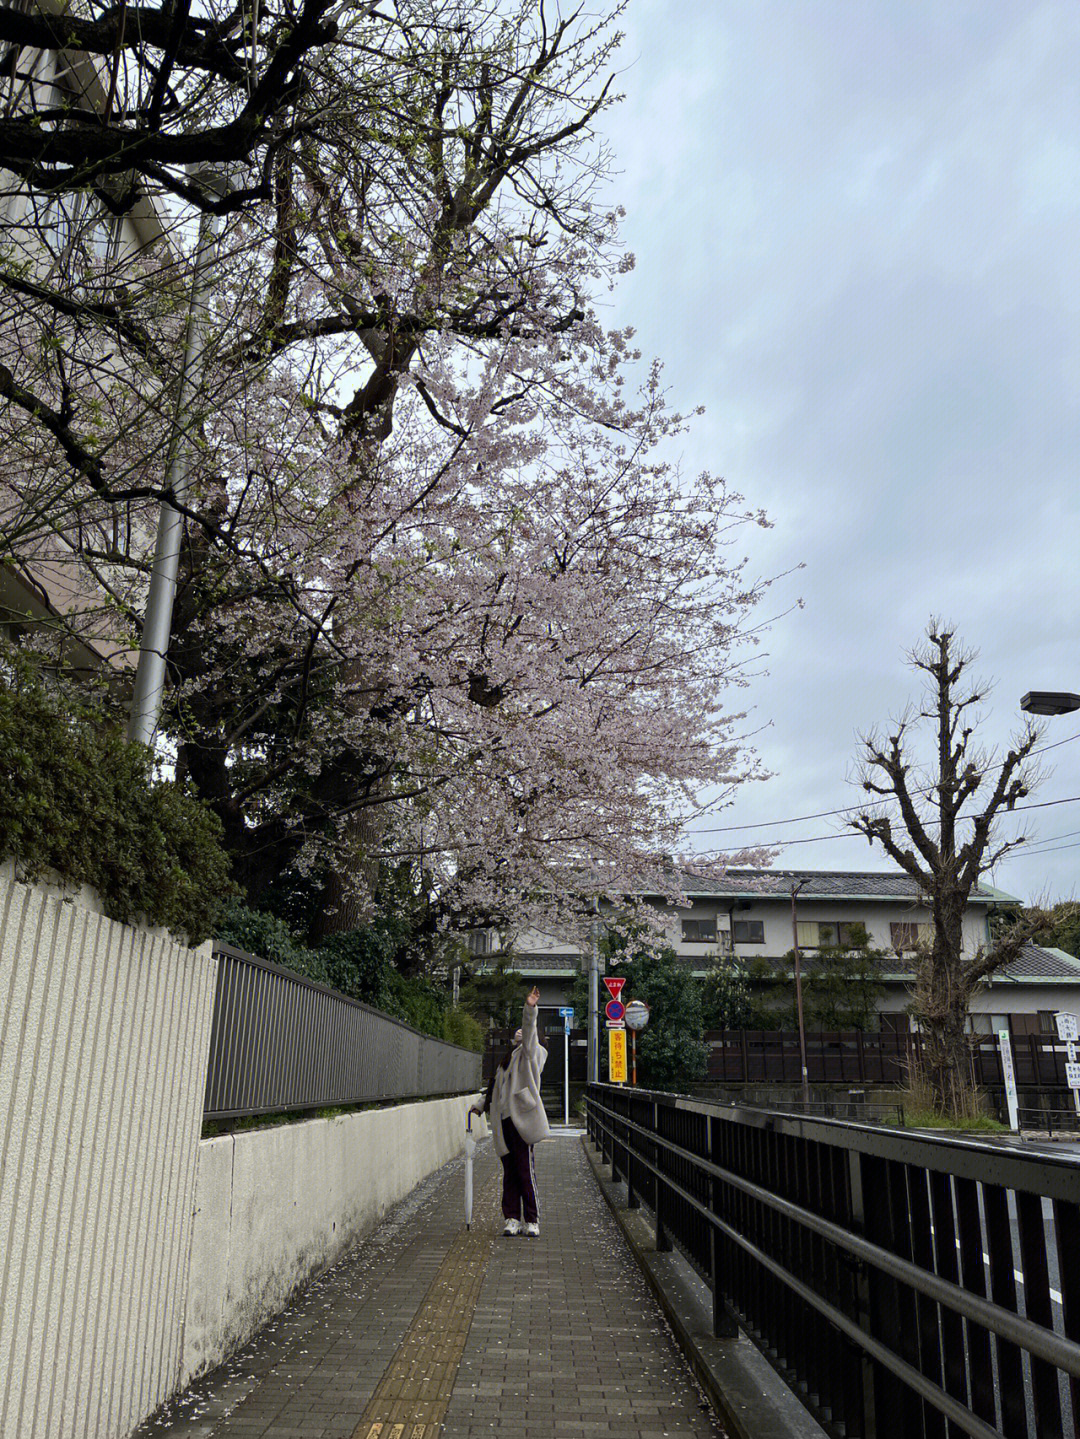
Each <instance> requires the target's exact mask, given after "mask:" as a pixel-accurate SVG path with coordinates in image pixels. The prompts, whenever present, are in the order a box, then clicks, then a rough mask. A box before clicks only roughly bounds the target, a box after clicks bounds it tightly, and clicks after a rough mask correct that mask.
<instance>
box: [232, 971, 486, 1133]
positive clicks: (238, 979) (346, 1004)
mask: <svg viewBox="0 0 1080 1439" xmlns="http://www.w3.org/2000/svg"><path fill="white" fill-rule="evenodd" d="M214 953H215V955H216V956H217V960H218V976H217V993H216V997H215V1001H214V1021H213V1027H212V1030H211V1035H210V1057H209V1066H208V1071H207V1080H206V1099H205V1103H204V1114H205V1117H206V1118H207V1119H227V1118H234V1117H238V1116H240V1115H245V1114H268V1113H277V1112H278V1111H286V1110H303V1109H319V1108H323V1107H328V1106H334V1105H345V1104H357V1103H362V1102H365V1101H375V1100H387V1099H410V1098H415V1097H420V1096H433V1095H439V1094H463V1093H467V1092H468V1091H469V1090H477V1089H479V1087H480V1064H481V1059H480V1055H479V1054H476V1053H474V1052H473V1051H472V1050H468V1049H460V1048H459V1047H458V1046H457V1045H455V1044H447V1043H445V1042H444V1041H443V1040H441V1039H433V1038H432V1037H431V1036H430V1035H427V1034H421V1033H420V1032H419V1031H418V1030H415V1029H412V1028H411V1027H410V1026H409V1025H407V1024H403V1023H402V1022H401V1021H400V1020H397V1019H392V1018H390V1016H389V1015H386V1014H381V1013H380V1012H379V1011H378V1010H377V1009H373V1008H372V1007H371V1006H370V1005H367V1004H361V1003H360V1002H359V1001H358V1000H355V999H348V998H347V997H346V996H345V995H343V994H338V993H337V991H336V990H333V989H328V988H327V987H326V985H323V984H316V983H315V982H314V981H313V980H310V979H304V978H303V977H302V976H301V975H298V974H294V973H293V972H292V971H291V970H288V969H283V968H282V967H281V966H280V965H276V964H269V963H268V962H267V961H266V960H262V959H257V958H256V957H255V956H254V955H251V954H245V953H244V951H243V950H241V949H234V948H233V946H232V945H227V944H216V945H215V946H214Z"/></svg>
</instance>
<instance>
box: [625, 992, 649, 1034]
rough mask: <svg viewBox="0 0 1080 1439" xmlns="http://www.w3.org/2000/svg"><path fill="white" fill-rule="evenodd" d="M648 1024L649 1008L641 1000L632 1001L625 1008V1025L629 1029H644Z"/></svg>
mask: <svg viewBox="0 0 1080 1439" xmlns="http://www.w3.org/2000/svg"><path fill="white" fill-rule="evenodd" d="M648 1022H649V1006H648V1005H647V1004H646V1003H645V1001H644V1000H643V999H632V1000H631V1001H630V1003H629V1004H628V1005H627V1006H626V1023H627V1025H628V1026H629V1027H630V1028H631V1029H644V1028H645V1026H646V1025H647V1024H648Z"/></svg>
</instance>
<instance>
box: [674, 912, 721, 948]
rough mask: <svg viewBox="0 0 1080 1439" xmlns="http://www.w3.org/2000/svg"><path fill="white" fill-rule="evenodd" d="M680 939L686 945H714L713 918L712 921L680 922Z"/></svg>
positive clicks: (714, 919)
mask: <svg viewBox="0 0 1080 1439" xmlns="http://www.w3.org/2000/svg"><path fill="white" fill-rule="evenodd" d="M682 937H683V940H684V942H685V943H687V944H715V943H716V918H715V916H714V917H713V918H712V919H684V920H683V922H682Z"/></svg>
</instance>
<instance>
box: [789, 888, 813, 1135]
mask: <svg viewBox="0 0 1080 1439" xmlns="http://www.w3.org/2000/svg"><path fill="white" fill-rule="evenodd" d="M805 883H806V881H805V880H800V881H799V883H798V884H793V885H792V886H791V940H792V944H793V945H794V953H795V1007H796V1009H797V1011H798V1016H799V1063H800V1064H801V1065H802V1097H803V1103H804V1104H805V1105H806V1106H807V1108H809V1105H810V1072H809V1070H808V1069H807V1067H806V1025H805V1023H804V1021H803V1002H802V956H801V954H800V952H799V921H798V917H797V914H796V909H795V900H796V898H797V896H798V893H799V890H800V889H802V887H803V885H804V884H805Z"/></svg>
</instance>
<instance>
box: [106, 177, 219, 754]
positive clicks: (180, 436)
mask: <svg viewBox="0 0 1080 1439" xmlns="http://www.w3.org/2000/svg"><path fill="white" fill-rule="evenodd" d="M203 183H207V182H206V181H205V180H204V181H203ZM216 184H217V186H218V187H220V184H221V181H220V180H216ZM207 188H211V186H210V184H208V183H207ZM219 230H220V220H219V217H218V216H216V215H210V214H208V213H207V212H206V211H205V210H204V211H203V213H202V214H201V215H200V216H199V240H198V245H197V247H196V251H195V272H194V276H193V278H192V284H191V300H190V304H189V308H188V318H187V326H186V329H185V332H184V353H183V359H182V361H181V367H180V385H179V388H178V390H177V396H176V410H175V412H174V415H173V423H172V435H171V437H170V440H169V454H168V460H167V464H166V471H165V489H166V491H167V492H168V493H171V494H172V495H173V496H174V497H175V498H176V499H177V500H182V499H183V497H184V493H185V491H186V490H187V486H188V472H189V455H190V451H191V446H190V443H189V441H188V438H187V433H186V431H187V429H188V426H189V425H191V424H192V416H191V414H190V413H189V411H190V409H191V404H192V401H193V399H194V397H195V396H196V395H197V394H198V392H199V389H200V388H201V386H202V371H203V351H204V349H205V345H206V322H207V312H208V309H209V304H208V301H209V296H210V272H211V263H210V262H211V259H212V258H213V256H214V252H215V251H216V248H217V240H218V232H219ZM183 532H184V520H183V516H182V515H181V514H179V512H178V511H177V510H175V509H174V508H173V507H172V505H171V504H169V502H168V500H162V502H161V510H160V512H159V515H158V532H157V546H156V548H155V551H154V566H153V569H152V571H151V574H150V590H149V593H148V595H147V600H146V612H145V614H144V616H143V628H142V639H141V641H140V644H139V665H138V669H137V670H136V672H135V693H134V695H133V697H132V701H131V714H130V717H129V719H128V739H129V740H131V741H132V742H136V743H139V744H144V745H149V744H151V743H152V742H153V739H154V731H155V730H156V729H157V722H158V714H159V713H160V710H161V697H162V694H163V693H164V690H165V658H166V655H167V654H168V651H169V636H170V633H171V631H172V612H173V601H174V599H175V598H176V572H177V569H178V567H179V562H180V542H181V540H182V538H183Z"/></svg>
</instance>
